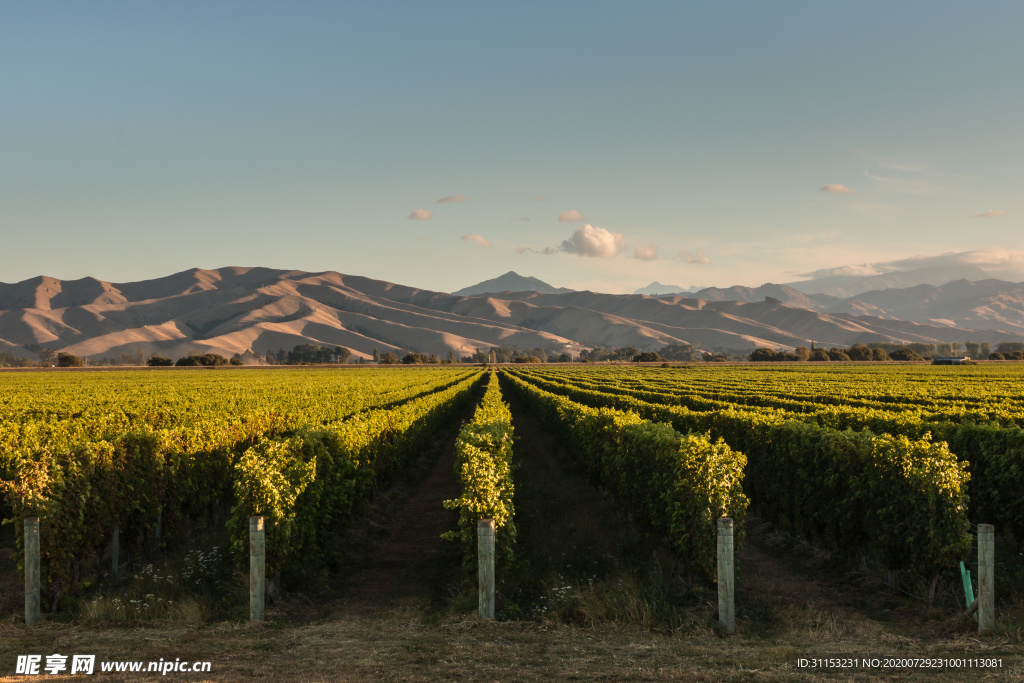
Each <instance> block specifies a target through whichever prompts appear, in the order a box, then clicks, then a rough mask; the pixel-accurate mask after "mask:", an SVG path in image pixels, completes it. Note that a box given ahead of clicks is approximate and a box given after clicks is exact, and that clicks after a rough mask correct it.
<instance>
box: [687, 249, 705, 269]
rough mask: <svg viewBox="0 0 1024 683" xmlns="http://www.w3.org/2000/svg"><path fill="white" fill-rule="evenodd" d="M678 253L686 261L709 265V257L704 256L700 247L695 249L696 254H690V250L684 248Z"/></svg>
mask: <svg viewBox="0 0 1024 683" xmlns="http://www.w3.org/2000/svg"><path fill="white" fill-rule="evenodd" d="M679 255H680V256H682V257H683V258H684V259H685V260H686V262H687V263H693V264H695V265H698V266H710V265H711V259H709V258H708V257H707V256H705V255H704V252H703V251H701V250H700V249H698V250H697V253H696V254H691V253H690V252H688V251H686V250H685V249H684V250H683V251H681V252H679Z"/></svg>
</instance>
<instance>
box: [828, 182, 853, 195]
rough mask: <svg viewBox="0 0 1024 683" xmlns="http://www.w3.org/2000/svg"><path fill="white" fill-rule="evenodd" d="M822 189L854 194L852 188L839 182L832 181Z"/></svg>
mask: <svg viewBox="0 0 1024 683" xmlns="http://www.w3.org/2000/svg"><path fill="white" fill-rule="evenodd" d="M821 191H822V192H839V193H842V194H853V190H851V189H850V188H848V187H846V186H845V185H840V184H839V183H832V184H831V185H826V186H825V187H823V188H821Z"/></svg>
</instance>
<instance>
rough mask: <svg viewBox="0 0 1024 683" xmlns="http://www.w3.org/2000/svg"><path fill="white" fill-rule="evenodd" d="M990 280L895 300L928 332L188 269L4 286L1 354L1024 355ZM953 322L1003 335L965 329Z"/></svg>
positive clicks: (849, 308)
mask: <svg viewBox="0 0 1024 683" xmlns="http://www.w3.org/2000/svg"><path fill="white" fill-rule="evenodd" d="M517 277H518V276H517ZM524 279H525V278H524ZM998 282H999V281H993V282H988V281H986V282H982V283H967V284H958V283H950V284H949V285H945V286H943V287H938V288H935V287H932V289H927V287H930V286H924V287H925V289H923V290H922V289H921V288H920V287H916V288H911V289H910V290H907V292H908V293H907V294H905V295H904V296H913V297H916V298H917V299H921V298H922V297H923V298H925V299H929V297H930V299H929V300H930V301H933V303H932V304H929V305H931V306H932V308H928V309H927V310H925V314H927V315H929V316H930V317H931V318H933V319H931V321H930V322H928V321H925V322H915V321H911V320H902V319H898V316H896V315H895V314H896V313H901V314H904V315H908V314H910V313H913V312H914V311H916V310H917V308H915V307H916V306H918V304H915V303H913V302H910V303H904V304H899V303H898V302H899V300H900V299H899V295H896V294H892V295H891V296H892V298H891V299H890V298H886V296H883V295H882V294H877V293H873V292H870V293H866V294H863V295H860V297H859V298H857V299H856V301H855V302H852V301H850V300H838V299H834V298H831V297H827V298H826V299H827V300H824V301H822V300H817V299H815V298H813V296H820V295H813V296H808V295H806V294H803V293H801V292H799V291H797V290H795V289H792V288H788V287H785V286H776V285H771V286H768V289H765V288H763V287H762V288H756V289H750V288H731V289H730V290H716V291H717V294H716V292H712V291H711V290H703V291H702V292H701V293H700V295H699V296H698V295H688V294H687V295H684V294H678V295H669V296H660V297H651V296H644V295H614V294H600V293H595V292H576V291H571V290H564V291H553V292H538V291H520V292H515V291H505V292H504V293H502V294H500V295H490V294H480V295H462V294H446V293H443V292H434V291H429V290H423V289H417V288H415V287H408V286H404V285H398V284H393V283H390V282H384V281H381V280H373V279H370V278H366V277H359V276H353V275H344V274H341V273H337V272H333V271H328V272H322V273H307V272H303V271H294V270H293V271H288V270H274V269H270V268H220V269H216V270H200V269H192V270H188V271H184V272H181V273H175V274H173V275H169V276H167V277H162V278H157V279H154V280H146V281H142V282H129V283H111V282H105V281H102V280H97V279H94V278H83V279H80V280H65V281H61V280H58V279H55V278H51V277H36V278H32V279H29V280H25V281H23V282H18V283H15V284H2V283H0V351H7V352H9V353H15V354H17V355H22V356H25V357H32V356H34V355H35V354H34V353H33V352H31V351H29V350H27V349H26V348H25V347H26V345H27V346H30V347H32V348H34V345H42V346H46V347H49V348H53V349H56V350H60V351H66V352H68V353H74V354H76V355H80V356H89V357H92V358H103V357H115V356H117V355H118V354H123V353H132V354H135V353H138V352H142V353H143V354H146V355H149V354H153V353H158V354H161V355H166V356H170V357H172V358H176V357H179V356H183V355H187V354H189V353H207V352H214V353H220V354H223V355H232V354H235V353H243V352H245V351H247V350H253V351H256V352H259V353H265V352H267V351H276V350H278V349H282V348H283V349H290V348H291V347H293V346H295V345H296V344H304V343H312V344H327V345H338V346H345V347H348V348H350V349H351V350H352V351H353V355H354V357H356V358H360V357H362V358H369V357H371V356H372V354H373V351H374V350H375V349H377V350H379V351H380V352H381V353H383V352H385V351H388V350H393V351H419V352H422V353H436V354H438V355H444V354H447V353H448V351H449V350H454V351H455V352H456V353H458V354H459V355H468V354H470V353H472V352H473V351H474V350H476V349H486V348H489V347H491V346H513V345H514V346H518V347H520V348H524V349H531V348H535V347H543V348H545V349H548V350H558V352H568V353H571V354H576V353H578V352H579V351H580V350H581V349H583V348H585V347H592V346H595V345H599V344H600V345H605V346H612V347H619V346H626V345H633V346H636V347H637V348H639V349H641V350H647V349H658V348H660V347H662V346H664V345H666V344H676V343H689V344H693V345H694V346H697V347H699V348H705V349H751V348H754V347H756V346H763V345H767V346H772V347H776V348H792V347H794V346H800V345H804V346H807V345H810V343H811V341H814V343H815V344H817V345H818V346H832V345H836V346H849V345H851V344H854V343H857V342H865V341H881V340H887V341H903V342H913V341H924V342H953V341H959V342H963V341H967V340H971V341H979V342H981V341H989V342H992V343H996V342H1000V341H1024V315H1022V314H1021V311H1024V306H1021V305H1020V302H1021V301H1024V290H1022V288H1021V287H1018V288H1017V289H1016V290H1013V291H1012V292H1009V293H1007V292H1003V294H999V292H1002V291H1003V289H1005V288H1003V289H1000V288H1001V287H1002V285H998V284H995V283H998ZM1004 284H1005V283H1004ZM551 289H555V288H551ZM935 290H938V291H939V293H938V294H936V291H935ZM883 294H884V293H883ZM975 295H976V296H975ZM972 296H973V297H974V298H972ZM729 297H743V300H730V299H729ZM958 297H959V298H958ZM978 297H981V298H980V299H979V298H978ZM1001 297H1002V298H1001ZM917 299H915V300H917ZM940 300H941V301H950V302H952V301H954V300H956V301H958V302H959V303H957V304H956V305H957V306H958V308H956V310H957V311H960V313H959V315H960V318H958V319H956V320H953V319H944V318H945V316H939V317H936V316H938V315H939V313H941V312H948V310H947V308H943V306H945V304H942V305H940V303H938V302H939V301H940ZM975 300H984V301H987V302H988V303H986V304H985V305H984V306H983V307H982V308H983V309H984V310H982V311H980V312H979V310H978V307H977V306H974V307H972V305H971V303H970V302H971V301H975ZM949 305H950V306H952V303H950V304H949ZM814 308H817V309H824V308H833V309H839V308H842V309H844V310H814ZM926 308H927V307H926ZM865 313H871V314H870V315H866V314H865ZM933 313H934V314H935V315H932V314H933ZM972 316H973V317H972ZM960 319H962V320H977V321H978V322H979V323H985V324H986V325H988V324H989V323H991V324H992V325H996V324H997V323H998V325H999V326H1000V327H1001V328H1002V329H1001V330H1000V329H994V328H993V329H985V330H974V329H970V328H968V327H965V326H962V325H960V324H959V323H958V320H960ZM1004 323H1005V324H1004ZM979 326H980V325H979Z"/></svg>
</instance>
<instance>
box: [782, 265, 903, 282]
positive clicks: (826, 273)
mask: <svg viewBox="0 0 1024 683" xmlns="http://www.w3.org/2000/svg"><path fill="white" fill-rule="evenodd" d="M886 272H887V271H884V270H881V269H880V268H879V267H878V266H876V265H873V264H870V263H862V264H860V265H856V266H839V267H838V268H821V269H819V270H816V271H814V272H812V273H801V274H800V275H801V276H802V277H812V278H818V277H834V276H839V275H841V276H849V277H870V276H872V275H884V274H885V273H886Z"/></svg>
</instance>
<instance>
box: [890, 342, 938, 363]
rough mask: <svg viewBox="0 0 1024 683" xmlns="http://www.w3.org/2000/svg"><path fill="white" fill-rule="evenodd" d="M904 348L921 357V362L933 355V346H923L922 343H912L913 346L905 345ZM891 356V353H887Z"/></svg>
mask: <svg viewBox="0 0 1024 683" xmlns="http://www.w3.org/2000/svg"><path fill="white" fill-rule="evenodd" d="M906 348H908V349H910V350H911V351H913V352H914V353H916V354H917V355H919V356H921V358H922V360H923V359H924V358H925V357H927V356H934V355H935V344H925V343H924V342H914V343H913V344H907V346H906ZM889 355H890V356H892V352H891V351H890V352H889Z"/></svg>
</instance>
